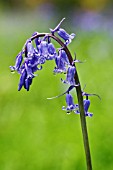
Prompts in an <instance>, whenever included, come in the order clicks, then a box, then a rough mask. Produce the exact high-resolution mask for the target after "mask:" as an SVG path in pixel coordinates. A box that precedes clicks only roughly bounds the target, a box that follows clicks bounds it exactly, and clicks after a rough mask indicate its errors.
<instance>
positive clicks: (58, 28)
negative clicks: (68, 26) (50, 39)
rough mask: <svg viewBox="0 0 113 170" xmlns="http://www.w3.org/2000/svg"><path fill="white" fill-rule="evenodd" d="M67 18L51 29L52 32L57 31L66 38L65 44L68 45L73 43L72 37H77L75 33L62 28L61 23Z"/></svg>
mask: <svg viewBox="0 0 113 170" xmlns="http://www.w3.org/2000/svg"><path fill="white" fill-rule="evenodd" d="M64 19H65V18H63V19H62V20H61V21H60V23H59V24H58V25H57V26H56V27H55V28H54V29H50V31H51V33H52V34H54V33H55V32H57V33H58V35H59V36H60V37H61V38H62V39H63V40H65V45H68V44H69V43H71V41H72V39H73V38H74V37H75V34H74V33H72V34H70V35H69V34H68V33H67V32H66V31H65V30H64V29H62V28H60V25H61V23H62V22H63V21H64Z"/></svg>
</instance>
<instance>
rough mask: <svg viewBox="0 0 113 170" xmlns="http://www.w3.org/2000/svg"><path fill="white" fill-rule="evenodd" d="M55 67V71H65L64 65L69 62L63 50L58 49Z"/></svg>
mask: <svg viewBox="0 0 113 170" xmlns="http://www.w3.org/2000/svg"><path fill="white" fill-rule="evenodd" d="M55 63H56V67H55V69H54V72H55V73H66V70H67V68H66V66H67V65H68V64H69V61H68V59H67V55H66V53H65V51H64V50H59V54H58V55H57V56H56V58H55Z"/></svg>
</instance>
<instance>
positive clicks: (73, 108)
mask: <svg viewBox="0 0 113 170" xmlns="http://www.w3.org/2000/svg"><path fill="white" fill-rule="evenodd" d="M66 103H67V107H65V106H63V107H62V110H65V111H66V112H67V113H70V112H72V111H74V112H76V109H78V106H77V105H76V104H74V102H73V97H72V95H71V94H69V93H67V94H66Z"/></svg>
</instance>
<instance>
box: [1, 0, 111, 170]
mask: <svg viewBox="0 0 113 170" xmlns="http://www.w3.org/2000/svg"><path fill="white" fill-rule="evenodd" d="M112 9H113V1H112V0H83V1H82V0H70V1H63V0H54V1H52V0H48V1H47V0H32V1H31V0H16V1H15V0H6V1H4V0H0V170H85V169H86V163H85V155H84V147H83V141H82V134H81V126H80V117H79V115H74V114H71V115H67V114H66V113H65V112H64V111H62V109H61V108H62V106H63V105H65V96H62V97H60V98H57V99H54V100H47V99H46V98H47V97H51V96H56V95H58V94H61V93H62V92H64V91H65V89H66V86H65V85H63V84H62V83H61V82H60V78H61V77H63V75H57V76H55V75H53V68H54V66H55V64H54V62H50V63H49V62H47V63H46V64H45V65H44V68H43V70H42V71H40V72H39V74H38V76H37V77H36V78H35V79H34V81H33V84H32V87H31V89H30V91H29V92H26V91H25V90H24V89H22V90H21V91H20V92H18V91H17V88H18V82H19V75H17V74H16V73H15V74H11V72H10V69H9V66H10V65H13V64H14V61H15V57H16V55H17V54H18V53H19V51H20V50H21V49H22V47H23V44H24V43H25V41H26V39H27V38H29V37H30V36H31V35H32V33H33V32H35V31H38V32H48V31H49V28H54V27H55V26H56V25H57V24H58V22H59V21H60V20H61V19H62V18H63V17H66V20H65V21H64V22H63V23H62V27H63V28H65V29H66V30H67V31H68V32H69V33H72V32H74V33H76V38H75V39H74V40H73V42H72V43H71V44H70V45H69V49H70V51H71V52H72V54H73V56H74V53H75V52H76V55H77V58H78V59H80V60H82V61H85V63H84V64H77V69H78V73H79V76H80V80H81V84H82V87H84V85H85V84H86V89H85V90H86V92H89V93H96V94H98V95H100V97H101V101H100V100H99V99H98V98H97V97H91V98H90V99H91V107H90V110H89V111H90V112H93V114H94V116H93V117H92V118H87V126H88V133H89V140H90V148H91V155H92V163H93V169H94V170H100V169H102V170H108V169H109V170H112V169H113V81H112V77H113V40H112V39H113V12H112ZM73 93H74V92H73ZM76 102H77V99H76V97H75V103H76Z"/></svg>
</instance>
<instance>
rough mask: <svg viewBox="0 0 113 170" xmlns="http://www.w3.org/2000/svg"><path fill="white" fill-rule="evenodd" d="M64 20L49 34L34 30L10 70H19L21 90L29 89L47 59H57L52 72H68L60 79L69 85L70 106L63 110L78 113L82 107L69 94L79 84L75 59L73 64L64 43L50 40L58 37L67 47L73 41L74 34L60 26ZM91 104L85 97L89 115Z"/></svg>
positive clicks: (19, 86) (88, 114) (68, 101)
mask: <svg viewBox="0 0 113 170" xmlns="http://www.w3.org/2000/svg"><path fill="white" fill-rule="evenodd" d="M63 20H64V18H63V19H62V20H61V22H60V23H59V24H58V25H57V26H56V27H55V28H54V29H50V33H38V32H34V33H33V34H32V36H31V37H30V38H29V39H28V40H27V41H26V43H25V45H24V47H23V48H22V50H21V51H20V52H19V54H18V55H17V57H16V61H15V65H14V66H10V69H11V71H12V72H14V71H17V72H18V73H19V74H20V81H19V84H18V91H20V90H21V89H22V87H24V88H25V89H26V90H27V91H29V89H30V86H31V84H32V82H33V79H34V78H35V77H36V75H37V74H35V72H37V71H40V70H42V69H43V65H44V64H45V63H46V62H47V61H51V60H54V62H55V67H54V70H53V73H54V74H57V73H65V74H66V79H65V80H63V79H61V82H62V83H65V84H69V86H70V87H69V89H68V90H67V91H66V92H65V93H64V94H66V103H67V107H64V106H63V108H62V109H63V110H65V111H66V112H67V113H71V112H74V113H77V114H78V113H79V106H78V104H74V102H73V97H72V95H71V94H70V91H71V90H72V89H73V88H74V87H76V86H78V85H79V84H78V85H77V84H76V82H75V74H76V67H75V64H74V63H75V62H76V60H73V63H70V61H69V58H68V56H67V53H66V51H65V48H63V47H62V46H61V47H60V48H58V49H57V48H55V46H54V44H53V43H52V41H51V40H52V38H53V36H57V37H58V39H59V40H60V41H61V42H62V43H63V44H64V46H65V47H66V48H67V46H68V45H69V43H71V42H72V40H73V38H74V37H75V34H74V33H72V34H68V33H67V32H66V31H65V30H64V29H63V28H61V24H62V22H63ZM77 62H79V60H77ZM89 105H90V101H89V100H84V110H85V115H86V116H92V114H90V113H89V112H88V108H89Z"/></svg>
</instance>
